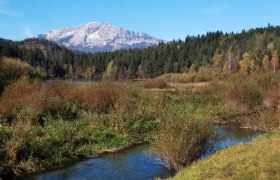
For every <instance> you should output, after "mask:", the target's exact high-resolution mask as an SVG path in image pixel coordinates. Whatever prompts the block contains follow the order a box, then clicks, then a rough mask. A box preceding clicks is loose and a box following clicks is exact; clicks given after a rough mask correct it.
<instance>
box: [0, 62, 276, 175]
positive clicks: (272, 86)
mask: <svg viewBox="0 0 280 180" xmlns="http://www.w3.org/2000/svg"><path fill="white" fill-rule="evenodd" d="M9 63H10V64H13V63H14V64H20V63H21V62H20V61H16V60H12V59H8V60H5V61H4V63H3V60H2V65H1V68H3V67H9V68H10V69H11V70H13V71H14V68H15V69H17V68H18V69H17V70H16V71H17V72H21V73H19V74H18V75H17V76H9V77H10V79H9V81H7V82H5V84H3V86H4V88H3V89H4V91H2V92H1V97H0V125H1V126H0V137H1V139H0V159H1V162H3V163H1V164H0V175H1V176H3V175H7V174H20V173H24V172H32V171H38V170H43V169H45V168H48V167H53V166H60V165H62V164H64V163H65V162H68V161H70V160H74V159H78V158H83V157H89V156H96V155H98V154H100V153H103V152H111V151H114V150H118V149H121V148H124V147H127V146H129V145H132V144H134V143H138V142H143V141H148V142H149V143H150V147H151V148H150V153H149V154H150V155H151V156H152V157H153V158H156V159H157V160H158V161H159V162H161V163H162V164H164V165H165V166H166V167H168V168H170V169H175V170H177V171H179V170H182V169H183V168H184V167H186V166H189V165H191V164H192V163H193V162H194V161H196V160H198V159H199V158H200V157H201V156H202V155H203V154H204V153H205V152H206V151H207V150H209V149H210V148H211V142H212V141H213V139H214V138H215V136H214V133H213V128H212V124H230V123H235V124H238V125H239V126H240V127H243V128H250V129H254V130H262V131H271V130H273V129H275V128H277V127H279V125H280V118H279V115H280V114H279V113H280V111H279V110H278V105H279V104H280V96H279V93H278V92H279V88H280V81H279V80H280V74H279V73H278V72H275V73H274V72H257V73H256V72H251V73H250V74H247V73H245V72H239V73H220V74H218V75H219V76H214V75H213V79H212V81H210V82H209V83H208V84H207V85H206V86H204V87H200V88H193V87H188V86H187V87H186V88H183V89H182V88H179V89H177V88H174V87H172V86H170V82H172V81H173V80H172V78H171V79H168V78H170V77H172V76H173V77H176V76H177V74H176V75H173V74H171V75H170V74H169V75H166V76H167V77H166V76H162V77H160V78H156V79H152V80H148V81H144V82H140V83H139V82H122V83H117V82H109V81H108V82H107V81H103V82H98V83H88V84H87V83H86V84H78V85H77V84H76V85H75V84H70V83H60V84H58V83H52V84H45V83H43V82H41V81H40V80H37V79H36V78H35V77H36V76H31V75H30V74H32V73H27V72H30V71H29V66H28V65H25V64H24V65H21V64H20V65H18V66H15V65H13V66H7V65H5V64H9ZM3 64H4V65H5V66H3ZM3 69H7V68H3ZM25 69H27V70H25ZM2 72H4V71H2ZM8 72H9V71H5V73H8ZM211 72H213V71H211ZM5 73H3V74H5ZM193 74H194V75H195V76H204V75H205V74H207V73H205V71H199V72H195V73H190V74H187V75H185V74H181V75H179V76H184V77H185V76H186V77H188V76H192V75H193ZM26 75H29V78H28V77H26ZM217 77H218V78H217ZM175 79H176V78H175ZM150 88H152V89H153V90H152V91H151V90H150ZM159 89H162V90H159ZM260 142H262V141H260ZM266 142H268V141H264V142H263V143H264V144H265V143H266ZM272 144H273V143H272ZM262 145H263V144H262ZM236 147H239V146H236ZM240 147H242V146H240ZM271 148H272V147H271ZM256 149H257V148H256ZM244 151H245V150H244ZM221 152H223V151H221ZM267 152H268V153H267V154H268V157H270V155H271V152H274V151H267ZM218 154H219V153H218ZM217 156H218V155H217ZM211 157H212V156H211ZM269 161H270V159H269V158H268V159H267V163H268V162H269ZM271 162H273V161H271ZM272 168H274V167H272ZM261 171H262V170H261ZM183 172H184V170H183ZM277 172H278V171H275V173H276V174H277ZM209 177H210V176H209Z"/></svg>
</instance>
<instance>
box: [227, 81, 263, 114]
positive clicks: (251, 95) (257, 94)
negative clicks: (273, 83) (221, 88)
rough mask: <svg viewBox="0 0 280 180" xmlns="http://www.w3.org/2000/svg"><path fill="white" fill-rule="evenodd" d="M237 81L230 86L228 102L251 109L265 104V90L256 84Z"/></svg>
mask: <svg viewBox="0 0 280 180" xmlns="http://www.w3.org/2000/svg"><path fill="white" fill-rule="evenodd" d="M244 81H246V80H244V79H243V81H236V82H233V83H231V84H229V90H228V100H229V101H230V102H233V103H235V104H243V105H246V106H247V107H248V108H249V109H252V108H255V107H257V106H259V105H261V104H262V103H263V89H262V88H261V87H260V86H259V85H258V84H257V83H255V82H253V81H250V80H248V81H247V82H244Z"/></svg>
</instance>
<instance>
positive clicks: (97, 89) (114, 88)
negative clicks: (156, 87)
mask: <svg viewBox="0 0 280 180" xmlns="http://www.w3.org/2000/svg"><path fill="white" fill-rule="evenodd" d="M132 96H133V94H132V93H131V91H130V90H128V89H127V88H123V87H122V86H120V85H117V84H114V83H97V84H85V85H73V84H68V83H54V84H44V83H41V82H39V81H33V82H30V80H29V79H27V78H22V79H20V80H18V81H16V82H15V83H13V84H11V85H10V86H8V87H7V88H6V89H5V91H4V92H3V95H2V97H1V98H0V114H1V115H2V116H4V117H8V116H10V115H11V114H13V113H14V112H20V111H21V110H23V109H28V108H29V109H35V110H37V112H46V111H49V112H51V113H52V114H53V113H60V114H61V111H63V110H65V109H63V108H65V107H66V111H68V110H69V108H70V110H71V109H73V108H75V109H77V108H76V107H78V110H77V111H90V112H94V113H107V112H109V111H110V110H114V109H115V108H116V106H126V102H127V101H128V100H129V99H130V98H131V97H132ZM74 111H75V113H76V110H74ZM66 113H67V112H66ZM14 114H19V113H14ZM23 114H26V113H25V112H23ZM27 114H28V113H27ZM37 114H39V113H37ZM14 118H16V117H14Z"/></svg>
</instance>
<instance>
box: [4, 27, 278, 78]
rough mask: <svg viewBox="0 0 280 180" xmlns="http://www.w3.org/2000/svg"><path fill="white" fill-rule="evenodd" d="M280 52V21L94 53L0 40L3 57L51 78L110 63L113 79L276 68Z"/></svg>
mask: <svg viewBox="0 0 280 180" xmlns="http://www.w3.org/2000/svg"><path fill="white" fill-rule="evenodd" d="M277 52H280V26H276V27H275V26H270V25H268V27H265V28H257V29H251V30H249V31H242V32H241V33H237V34H236V33H223V32H219V31H217V32H209V33H207V34H206V35H202V36H195V37H194V36H188V37H186V39H185V40H176V41H175V40H174V41H171V42H168V43H167V44H164V43H161V44H160V45H158V46H152V47H149V48H146V49H130V50H119V51H114V52H103V53H95V54H92V53H81V52H74V51H71V50H69V49H67V48H66V47H63V46H60V45H57V44H55V43H53V42H49V41H46V40H41V39H26V40H24V41H19V42H13V41H9V40H5V39H0V56H2V57H3V56H5V57H13V58H19V59H22V60H24V61H27V62H28V63H29V64H31V65H32V66H40V67H42V68H44V69H45V71H46V73H47V74H48V76H50V77H63V78H64V77H66V78H73V77H85V78H93V77H100V75H101V74H102V73H103V72H104V71H105V70H106V68H107V67H108V65H109V68H111V71H112V75H113V79H124V78H137V77H141V78H142V77H147V78H148V77H156V76H159V75H161V74H164V73H172V72H173V73H178V72H181V73H183V72H187V71H188V69H189V68H190V67H191V66H192V69H194V70H198V69H199V68H200V67H201V66H204V67H210V66H212V67H213V66H215V67H220V69H221V70H223V71H226V72H227V71H238V70H239V69H240V68H241V69H242V68H243V69H244V67H243V66H245V69H248V72H249V71H250V69H258V68H259V67H264V68H270V67H269V66H270V65H272V66H273V67H272V69H275V70H277V68H278V64H277V63H276V64H273V63H272V64H271V63H270V62H271V60H272V59H273V58H272V57H273V54H274V57H278V54H277ZM244 58H245V59H246V60H245V61H244ZM110 62H111V63H110ZM242 63H243V64H242ZM246 63H247V64H246ZM247 66H248V67H247Z"/></svg>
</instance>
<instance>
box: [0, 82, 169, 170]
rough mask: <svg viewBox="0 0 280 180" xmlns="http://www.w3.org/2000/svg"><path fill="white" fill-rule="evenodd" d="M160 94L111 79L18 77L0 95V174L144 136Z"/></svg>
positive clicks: (57, 162)
mask: <svg viewBox="0 0 280 180" xmlns="http://www.w3.org/2000/svg"><path fill="white" fill-rule="evenodd" d="M142 93H143V94H142ZM160 96H161V95H156V94H152V95H151V94H145V92H141V91H140V92H139V91H138V89H136V87H127V85H118V84H116V83H98V84H87V85H72V84H50V85H48V84H44V83H42V82H40V81H37V80H30V79H28V78H21V79H20V80H18V81H16V82H15V83H13V84H11V85H9V86H7V87H6V88H5V91H4V92H3V94H2V97H1V98H0V114H1V117H0V124H1V127H0V135H1V139H0V158H1V164H0V172H1V173H0V174H1V175H5V174H20V173H24V172H32V171H37V170H43V169H45V168H48V167H53V166H59V165H61V164H63V163H65V162H67V161H70V160H73V159H78V158H82V157H89V156H95V155H98V154H100V153H102V152H104V151H111V150H114V149H118V148H122V147H126V146H128V145H131V144H133V143H136V142H139V141H146V140H148V139H149V137H150V134H151V133H152V132H153V130H154V128H155V126H156V125H157V123H158V121H157V119H156V117H157V116H158V114H159V113H160V112H161V111H162V109H164V107H163V106H164V104H163V101H162V98H160Z"/></svg>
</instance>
